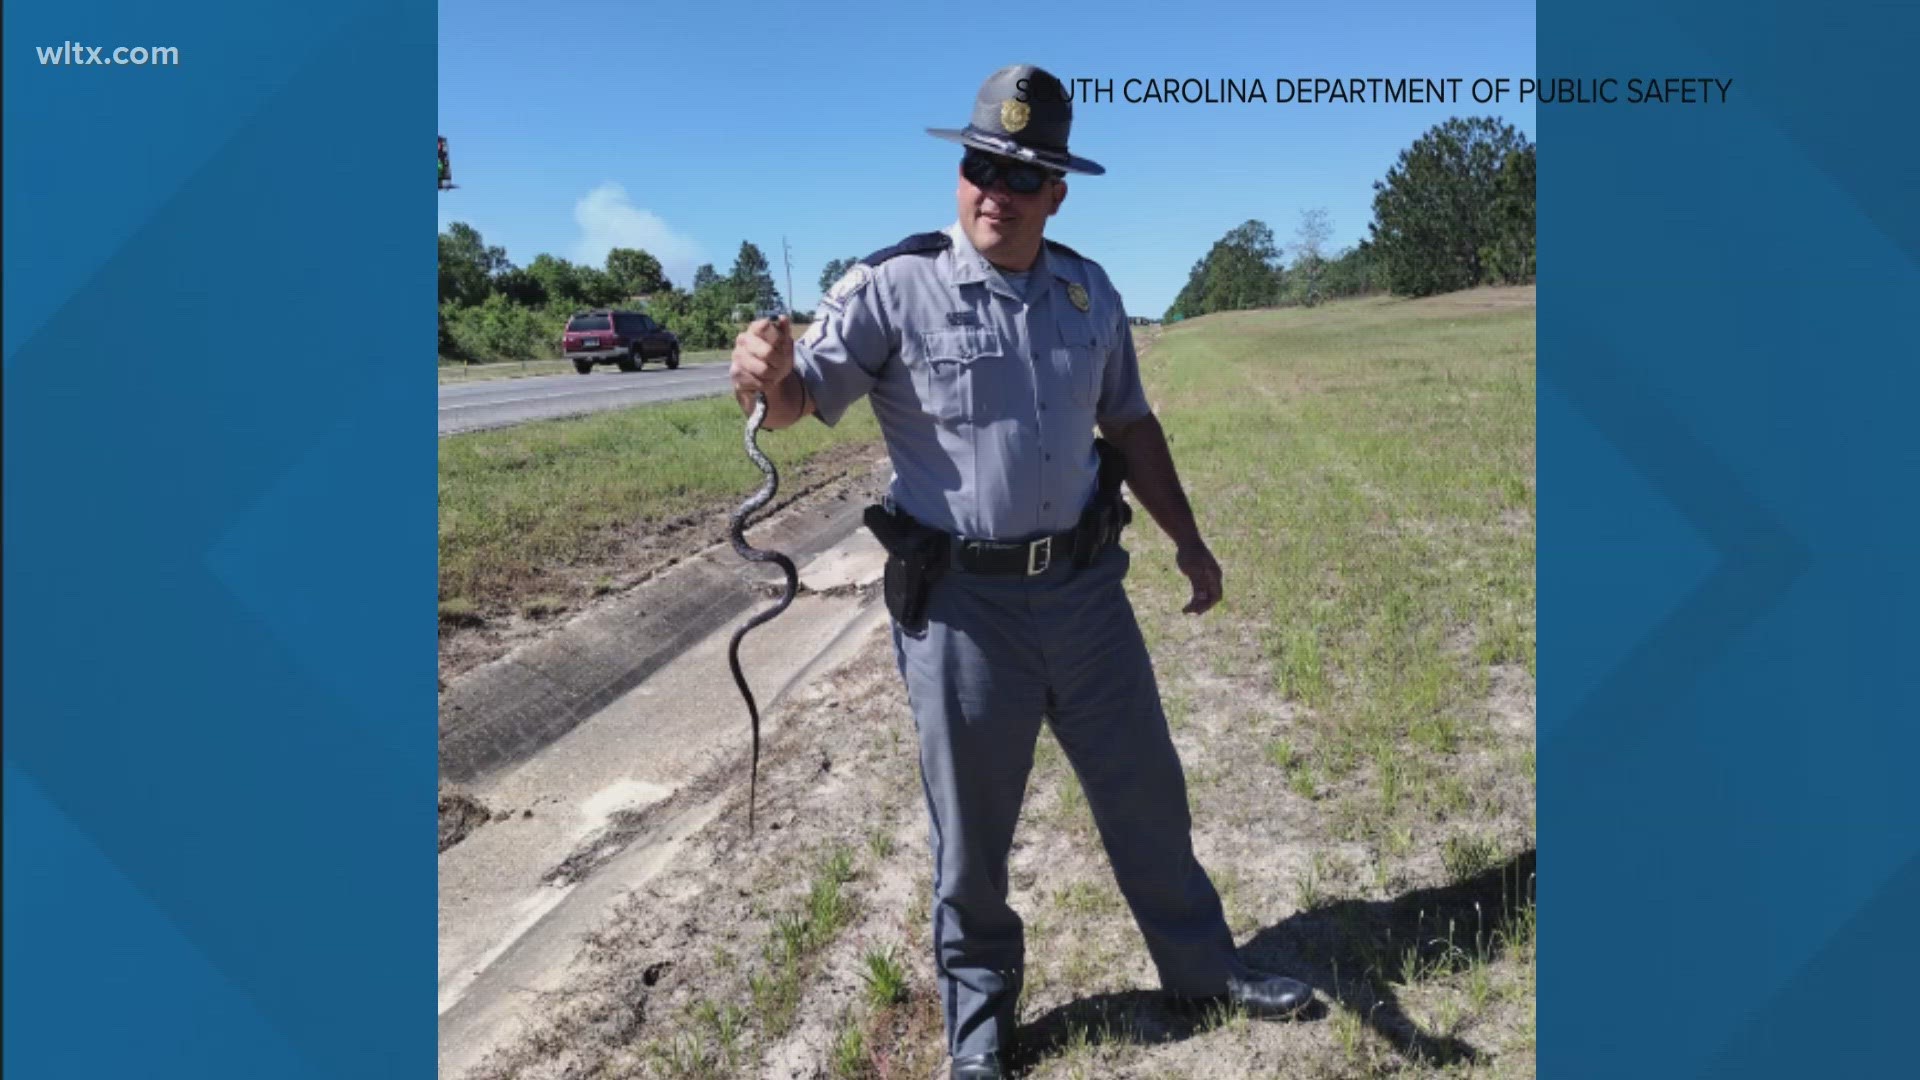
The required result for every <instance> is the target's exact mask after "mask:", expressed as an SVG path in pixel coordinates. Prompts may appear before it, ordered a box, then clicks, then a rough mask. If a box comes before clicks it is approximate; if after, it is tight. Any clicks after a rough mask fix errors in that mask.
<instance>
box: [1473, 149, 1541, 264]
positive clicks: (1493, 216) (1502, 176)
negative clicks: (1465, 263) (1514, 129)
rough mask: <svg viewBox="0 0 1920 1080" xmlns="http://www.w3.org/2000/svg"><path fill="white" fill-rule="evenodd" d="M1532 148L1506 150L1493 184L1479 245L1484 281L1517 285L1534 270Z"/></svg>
mask: <svg viewBox="0 0 1920 1080" xmlns="http://www.w3.org/2000/svg"><path fill="white" fill-rule="evenodd" d="M1533 168H1534V148H1533V147H1531V146H1528V147H1525V148H1523V149H1519V150H1509V151H1507V156H1506V158H1505V159H1504V160H1502V161H1501V162H1500V172H1499V175H1498V176H1496V177H1495V179H1494V183H1493V205H1492V206H1491V207H1489V208H1488V213H1487V230H1488V232H1487V239H1486V242H1484V243H1483V244H1481V245H1480V265H1481V268H1482V269H1483V270H1484V271H1485V272H1486V277H1487V280H1489V281H1493V282H1497V283H1499V284H1503V285H1520V284H1525V283H1526V282H1529V281H1532V280H1533V273H1534V232H1533V222H1534V207H1533V183H1534V179H1533Z"/></svg>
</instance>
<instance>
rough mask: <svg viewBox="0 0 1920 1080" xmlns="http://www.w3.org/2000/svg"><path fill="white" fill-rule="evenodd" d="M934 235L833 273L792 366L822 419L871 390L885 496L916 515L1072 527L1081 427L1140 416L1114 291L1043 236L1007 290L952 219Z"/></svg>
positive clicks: (1083, 469) (1031, 527)
mask: <svg viewBox="0 0 1920 1080" xmlns="http://www.w3.org/2000/svg"><path fill="white" fill-rule="evenodd" d="M946 233H947V235H948V236H949V237H950V238H951V239H952V245H951V246H950V247H948V248H946V249H945V250H941V251H938V252H933V253H917V254H904V255H898V256H895V257H893V258H889V259H886V260H885V261H883V262H881V263H880V264H879V265H878V266H865V267H857V268H855V270H853V271H851V272H850V273H849V275H848V277H846V278H843V279H842V280H841V283H840V284H839V285H836V286H835V287H834V288H833V289H832V290H830V291H829V293H828V295H827V297H826V298H825V299H823V300H822V301H821V305H820V309H819V311H818V313H817V315H816V317H815V320H814V323H813V325H812V327H810V328H809V329H808V331H807V333H806V334H805V335H804V336H803V337H802V338H801V339H800V340H799V342H797V343H796V346H795V349H794V366H795V369H796V370H798V371H799V372H800V376H801V378H802V379H804V380H805V381H806V385H807V390H808V392H809V393H811V394H812V395H813V400H814V408H815V412H816V413H817V415H818V416H819V417H820V419H821V420H822V421H824V422H826V423H827V424H829V425H831V424H834V423H837V422H838V421H839V419H840V417H841V415H842V414H844V413H845V412H846V410H847V407H848V406H849V405H851V404H853V403H854V402H855V401H857V400H859V398H860V396H861V395H862V394H870V395H872V402H873V413H874V416H875V417H876V418H877V419H878V420H879V422H880V432H881V435H882V436H883V437H884V438H885V439H886V443H887V451H888V453H889V455H890V456H891V457H892V459H893V467H894V475H893V481H892V486H891V495H892V497H893V501H894V503H895V505H897V506H898V507H899V508H900V509H902V510H904V511H906V512H907V513H909V514H911V515H913V517H914V518H915V519H916V520H918V521H920V522H921V523H923V524H926V525H931V526H933V527H934V528H937V529H944V530H946V531H947V532H953V533H959V534H961V535H964V536H971V537H980V538H984V539H991V540H1024V539H1028V538H1031V537H1035V536H1040V535H1043V534H1047V533H1056V532H1062V531H1065V530H1067V529H1070V528H1072V527H1073V525H1074V523H1075V522H1077V521H1078V520H1079V517H1080V511H1081V509H1082V508H1083V507H1084V506H1085V505H1086V503H1087V500H1088V499H1090V498H1091V497H1092V495H1093V491H1094V486H1095V480H1096V478H1097V476H1098V473H1099V461H1098V457H1097V456H1096V455H1095V453H1094V450H1093V435H1094V424H1095V423H1096V422H1099V423H1126V422H1128V421H1132V420H1137V419H1139V418H1141V417H1143V416H1145V415H1147V413H1148V411H1149V410H1148V407H1147V396H1146V391H1145V390H1144V389H1143V388H1142V387H1141V385H1140V363H1139V360H1138V358H1137V357H1136V356H1135V355H1134V351H1133V335H1132V333H1131V332H1130V331H1129V329H1128V324H1127V315H1126V310H1125V308H1124V307H1123V306H1122V305H1121V302H1120V294H1119V293H1118V292H1116V291H1115V290H1114V288H1113V283H1112V282H1111V281H1109V280H1107V275H1106V272H1105V271H1104V270H1102V269H1100V265H1099V264H1098V263H1096V262H1093V261H1092V260H1090V259H1084V258H1080V257H1078V256H1077V255H1074V254H1072V253H1071V252H1069V251H1067V250H1066V249H1064V248H1061V247H1059V246H1057V245H1053V244H1047V245H1043V246H1042V248H1041V252H1040V257H1039V259H1038V260H1037V261H1035V262H1034V264H1033V267H1032V269H1031V271H1030V272H1029V273H1028V276H1027V282H1026V288H1025V289H1024V290H1023V291H1016V290H1015V289H1014V288H1013V287H1012V286H1011V285H1009V284H1008V283H1007V280H1006V278H1005V277H1003V276H1002V275H1001V273H1000V272H999V271H998V270H996V269H995V268H994V267H993V265H992V264H991V263H989V262H987V260H986V259H985V258H984V257H982V256H981V254H980V253H979V252H978V251H976V250H974V247H973V245H972V243H971V242H969V241H968V240H967V234H966V231H965V230H964V229H962V228H961V227H960V225H959V223H957V222H956V223H955V224H953V225H952V226H950V227H948V229H947V230H946ZM1081 290H1084V292H1083V291H1081ZM1076 297H1083V298H1084V299H1085V301H1086V310H1085V311H1082V310H1080V306H1079V305H1078V304H1076V303H1075V298H1076Z"/></svg>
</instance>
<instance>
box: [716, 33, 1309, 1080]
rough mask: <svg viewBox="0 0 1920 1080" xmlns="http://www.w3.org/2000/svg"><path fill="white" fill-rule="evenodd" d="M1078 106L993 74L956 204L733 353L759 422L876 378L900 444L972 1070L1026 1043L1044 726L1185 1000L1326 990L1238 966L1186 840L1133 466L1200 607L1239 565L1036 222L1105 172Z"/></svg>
mask: <svg viewBox="0 0 1920 1080" xmlns="http://www.w3.org/2000/svg"><path fill="white" fill-rule="evenodd" d="M1072 122H1073V106H1072V102H1071V100H1070V99H1069V97H1068V95H1067V94H1066V93H1065V91H1064V88H1063V87H1062V86H1061V84H1060V81H1059V80H1058V79H1056V78H1055V77H1054V76H1053V75H1051V74H1049V73H1047V72H1046V71H1043V70H1041V69H1040V68H1037V67H1032V66H1030V65H1018V66H1014V67H1007V68H1002V69H1001V70H999V71H996V72H994V73H993V74H992V75H991V76H989V77H988V78H987V80H986V82H985V83H984V84H983V85H982V86H981V87H980V91H979V94H978V95H977V96H976V98H975V99H974V106H973V115H972V117H971V122H970V123H969V124H968V125H967V126H966V127H964V128H959V129H952V128H929V129H927V130H928V133H929V134H932V135H934V136H935V137H937V138H941V139H945V140H948V141H950V142H956V143H959V144H961V146H963V147H965V150H964V153H963V156H962V157H961V159H960V167H959V176H958V191H957V201H958V204H959V220H958V221H957V222H955V223H954V224H953V225H951V226H949V227H948V228H946V229H944V230H942V231H939V232H927V233H920V234H918V235H915V236H909V237H907V238H906V239H905V240H903V241H901V242H900V243H898V244H895V245H893V246H892V247H889V248H886V249H883V250H881V251H877V252H875V253H874V254H872V255H869V256H867V257H866V258H865V259H862V260H861V261H860V262H859V263H857V264H855V265H854V267H853V268H852V269H851V270H849V271H848V272H847V273H846V275H845V276H844V277H842V278H841V279H840V280H839V281H838V282H837V283H836V284H835V285H834V286H833V287H832V288H831V289H829V290H828V291H827V294H826V296H825V297H824V298H823V299H822V300H821V303H820V308H819V311H818V312H817V315H816V318H815V320H814V322H813V325H812V326H811V327H810V328H809V329H808V330H807V332H806V334H805V335H804V336H803V337H802V338H801V339H800V340H799V341H798V342H797V343H796V342H794V341H793V340H792V338H791V336H790V331H789V328H788V322H787V319H786V318H785V317H781V318H780V319H778V320H760V321H757V322H755V323H753V324H752V325H750V326H749V327H748V328H747V330H746V331H745V332H743V333H741V334H740V336H739V338H738V339H737V340H736V341H735V344H734V350H733V360H732V368H731V375H732V382H733V386H734V388H735V391H736V394H737V396H738V397H739V399H740V404H741V407H742V409H743V410H744V409H750V408H751V407H752V406H753V401H754V397H755V395H756V394H759V393H763V392H764V393H765V394H766V396H767V403H768V412H767V417H766V420H765V423H764V426H765V427H767V428H771V429H777V428H781V427H785V426H788V425H790V424H793V423H796V422H798V421H799V420H800V419H801V418H803V417H805V416H807V415H813V416H816V417H818V418H819V419H820V420H821V421H822V422H824V423H826V424H829V425H831V424H834V423H836V422H838V421H839V419H840V417H841V416H842V415H843V414H844V413H845V412H846V410H847V407H848V406H849V405H851V404H852V403H853V402H854V401H856V400H857V399H859V398H860V397H861V396H862V395H866V396H867V397H868V398H869V399H870V400H871V402H872V407H873V413H874V416H875V417H876V418H877V419H878V420H879V424H880V430H881V434H882V436H883V437H884V439H885V441H886V445H887V451H888V454H889V455H890V457H891V459H892V464H893V478H892V480H891V483H890V486H889V490H888V495H887V499H886V502H885V503H884V504H882V505H880V506H876V507H870V508H869V510H868V514H867V523H868V525H869V527H871V528H872V529H873V530H874V532H875V534H876V535H877V536H878V537H879V538H880V540H881V541H882V543H883V544H884V545H885V546H886V548H887V551H888V559H887V568H886V581H885V589H886V597H887V603H888V607H889V610H890V611H891V613H892V615H893V625H892V633H893V646H894V658H895V661H896V662H897V664H898V665H899V669H900V674H901V676H902V678H903V680H904V681H905V683H906V687H907V695H908V698H909V700H910V702H911V705H912V710H913V719H914V724H915V727H916V729H917V732H918V737H919V752H920V773H921V780H922V786H923V788H924V790H925V795H926V803H927V811H928V814H929V816H930V817H931V819H932V820H931V825H932V830H931V839H932V848H933V860H934V871H933V872H934V877H933V892H934V903H933V949H934V966H935V969H936V972H937V975H938V981H939V989H940V998H941V1004H942V1006H943V1009H944V1013H945V1023H946V1034H947V1042H948V1049H949V1051H950V1052H951V1054H952V1058H953V1061H952V1076H953V1077H955V1078H956V1080H958V1078H971V1080H978V1078H987V1077H999V1076H1002V1075H1004V1069H1005V1067H1006V1066H1005V1057H1004V1055H1006V1054H1007V1053H1008V1052H1009V1051H1010V1050H1011V1047H1012V1041H1013V1033H1014V1026H1015V1023H1016V1021H1017V1019H1018V1017H1017V1016H1016V1009H1017V1006H1018V1002H1019V998H1020V987H1021V977H1022V971H1023V969H1024V962H1025V944H1024V938H1023V933H1022V930H1023V926H1022V923H1021V921H1020V917H1019V915H1017V914H1016V913H1015V912H1014V911H1013V909H1012V908H1011V907H1009V906H1008V904H1007V858H1008V852H1009V850H1010V848H1011V846H1012V842H1013V833H1014V826H1015V824H1016V822H1017V820H1018V818H1019V814H1020V804H1021V799H1022V797H1023V795H1024V792H1025V789H1026V783H1027V776H1028V773H1029V771H1030V770H1031V768H1032V765H1033V751H1034V743H1035V740H1036V738H1037V737H1038V734H1039V729H1040V724H1041V723H1042V722H1043V721H1044V722H1046V723H1047V724H1048V725H1049V726H1050V727H1051V728H1052V730H1053V733H1054V735H1055V737H1056V738H1057V739H1058V741H1059V743H1060V745H1061V747H1062V749H1063V750H1065V752H1066V754H1067V757H1068V759H1069V761H1070V762H1071V764H1072V765H1073V768H1074V771H1075V772H1076V773H1077V774H1078V776H1079V779H1080V782H1081V785H1082V786H1083V788H1084V789H1085V791H1086V795H1087V802H1088V805H1089V807H1090V808H1091V810H1092V812H1093V817H1094V821H1095V823H1096V825H1097V826H1098V828H1099V832H1100V838H1101V842H1102V843H1103V844H1104V846H1105V847H1106V851H1107V855H1108V857H1109V860H1110V861H1111V863H1112V865H1113V872H1114V876H1115V878H1116V879H1117V881H1118V884H1119V886H1120V891H1121V893H1122V894H1123V895H1124V896H1125V897H1126V900H1127V904H1128V906H1129V907H1130V909H1131V910H1132V914H1133V918H1134V920H1135V922H1136V924H1137V925H1138V926H1139V928H1140V933H1141V935H1142V936H1143V937H1144V938H1145V941H1146V947H1147V951H1148V953H1149V954H1150V956H1151V957H1152V959H1153V963H1154V965H1155V967H1156V968H1157V969H1158V973H1159V979H1160V984H1161V987H1162V989H1163V990H1165V991H1166V992H1167V993H1168V995H1169V997H1170V999H1171V1002H1172V1003H1173V1004H1177V1005H1180V1006H1185V1007H1191V1006H1193V1005H1196V1004H1200V1003H1205V1002H1212V1001H1222V1000H1231V1001H1232V1002H1234V1003H1235V1004H1237V1005H1239V1006H1241V1007H1242V1008H1244V1009H1246V1010H1248V1011H1249V1012H1251V1013H1253V1014H1256V1015H1277V1016H1289V1015H1292V1014H1294V1013H1295V1012H1297V1011H1298V1010H1299V1009H1300V1008H1301V1007H1302V1006H1303V1005H1305V1004H1306V1003H1307V1002H1308V1001H1309V1000H1310V999H1311V996H1312V992H1311V991H1310V990H1309V989H1308V988H1307V987H1306V986H1305V985H1304V984H1302V983H1300V982H1297V981H1295V980H1293V979H1288V978H1285V977H1281V976H1276V975H1266V974H1261V973H1257V972H1254V971H1252V970H1251V969H1249V968H1248V967H1247V966H1246V965H1245V964H1244V963H1242V962H1241V961H1240V959H1239V957H1238V955H1237V954H1236V952H1235V949H1234V943H1233V937H1232V934H1231V932H1230V931H1229V930H1228V929H1227V924H1226V920H1225V918H1224V915H1223V913H1222V910H1221V905H1220V898H1219V895H1218V894H1217V893H1216V892H1215V890H1214V887H1213V884H1212V882H1211V881H1210V880H1209V879H1208V877H1207V874H1206V871H1205V870H1204V869H1202V868H1201V866H1200V863H1199V861H1198V860H1197V859H1196V858H1195V857H1194V853H1193V847H1192V843H1191V838H1190V821H1189V818H1188V809H1187V792H1186V781H1185V777H1184V775H1183V773H1182V770H1181V765H1180V760H1179V757H1178V756H1177V755H1176V753H1175V751H1174V747H1173V742H1172V739H1171V738H1170V736H1169V734H1168V730H1167V721H1166V716H1165V714H1164V713H1163V712H1162V711H1161V704H1160V694H1159V688H1158V686H1157V684H1156V682H1155V679H1154V673H1153V667H1152V663H1151V660H1150V658H1149V656H1148V654H1147V649H1146V645H1145V642H1144V641H1143V639H1142V637H1141V634H1140V630H1139V626H1138V624H1137V623H1136V622H1135V619H1134V614H1133V609H1132V607H1131V606H1130V604H1129V602H1128V600H1127V595H1126V592H1125V590H1124V588H1123V586H1122V580H1123V579H1124V578H1125V576H1126V573H1127V568H1128V565H1129V563H1130V558H1131V557H1130V555H1129V554H1128V552H1127V551H1126V549H1125V548H1123V547H1121V546H1120V544H1119V543H1118V538H1119V535H1120V527H1121V526H1122V525H1124V524H1125V523H1126V520H1127V517H1128V514H1127V512H1126V510H1125V508H1124V505H1123V504H1120V500H1119V497H1118V485H1119V477H1120V476H1121V475H1123V474H1124V475H1125V476H1126V477H1127V480H1128V483H1129V486H1130V488H1131V489H1132V491H1133V494H1134V497H1135V498H1136V499H1137V500H1138V501H1139V502H1140V504H1141V505H1142V506H1143V507H1145V508H1146V510H1147V512H1148V513H1149V514H1150V515H1151V516H1152V517H1153V519H1154V521H1155V522H1156V523H1157V524H1158V525H1159V527H1160V528H1161V529H1163V530H1164V531H1165V532H1166V533H1167V535H1168V536H1169V537H1170V538H1171V539H1172V541H1173V542H1174V545H1175V547H1176V550H1177V554H1176V556H1175V561H1176V563H1177V565H1178V567H1179V569H1180V571H1181V572H1182V573H1183V574H1184V575H1185V576H1186V577H1187V579H1188V581H1189V582H1190V583H1191V587H1192V594H1191V599H1190V600H1189V602H1188V603H1187V605H1186V607H1185V608H1184V610H1185V611H1186V612H1187V613H1189V614H1193V615H1199V614H1201V613H1203V612H1205V611H1206V610H1208V609H1209V608H1211V607H1213V606H1214V605H1215V604H1216V603H1218V602H1219V600H1220V597H1221V572H1220V566H1219V564H1218V563H1217V562H1216V561H1215V559H1214V557H1213V555H1212V553H1211V552H1210V551H1209V550H1208V548H1207V545H1206V543H1205V542H1204V541H1203V540H1202V539H1201V536H1200V529H1199V526H1198V525H1197V524H1196V523H1195V521H1194V516H1193V512H1192V510H1191V508H1190V507H1189V505H1188V503H1187V499H1186V496H1185V494H1184V492H1183V491H1182V488H1181V485H1180V480H1179V478H1178V475H1177V474H1176V472H1175V470H1174V463H1173V458H1172V455H1171V453H1170V452H1169V450H1168V448H1167V441H1166V437H1165V435H1164V434H1163V433H1162V431H1161V427H1160V422H1159V420H1158V419H1156V418H1155V417H1154V415H1153V412H1152V410H1151V409H1150V408H1149V406H1148V404H1147V399H1146V394H1145V391H1144V389H1143V388H1142V386H1141V383H1140V370H1139V363H1138V361H1137V359H1136V357H1135V355H1134V348H1133V339H1132V336H1131V334H1130V332H1129V330H1128V321H1127V315H1126V311H1125V309H1124V308H1123V307H1122V305H1121V302H1120V294H1119V293H1117V292H1116V291H1115V290H1114V287H1113V284H1112V282H1110V281H1109V280H1108V279H1107V275H1106V272H1105V271H1103V270H1102V269H1101V268H1100V265H1099V264H1098V263H1095V262H1094V261H1092V260H1091V259H1088V258H1085V257H1084V256H1081V255H1080V254H1078V253H1077V252H1075V251H1073V250H1072V249H1071V248H1068V247H1067V246H1065V245H1064V244H1060V243H1058V242H1056V241H1053V240H1048V239H1046V238H1045V236H1044V233H1045V230H1046V226H1047V222H1048V220H1049V219H1050V218H1052V217H1053V216H1054V215H1055V214H1057V213H1058V212H1059V210H1060V207H1061V204H1062V203H1064V202H1065V201H1066V197H1067V182H1066V175H1067V174H1068V173H1081V174H1089V175H1098V174H1100V173H1102V172H1104V171H1105V170H1104V169H1102V168H1101V167H1100V166H1099V165H1096V164H1094V163H1093V162H1091V161H1088V160H1087V159H1085V158H1081V157H1076V156H1075V155H1073V154H1071V153H1069V152H1068V150H1067V135H1068V131H1069V129H1070V127H1071V126H1072ZM1096 426H1097V427H1098V429H1099V431H1100V433H1101V434H1102V435H1103V436H1104V438H1102V439H1096V438H1095V435H1094V429H1095V427H1096Z"/></svg>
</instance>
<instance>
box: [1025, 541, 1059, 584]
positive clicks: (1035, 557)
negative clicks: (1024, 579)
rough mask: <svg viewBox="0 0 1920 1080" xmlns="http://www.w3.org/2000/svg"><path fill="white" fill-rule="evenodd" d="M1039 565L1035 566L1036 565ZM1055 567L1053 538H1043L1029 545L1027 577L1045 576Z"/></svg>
mask: <svg viewBox="0 0 1920 1080" xmlns="http://www.w3.org/2000/svg"><path fill="white" fill-rule="evenodd" d="M1036 561H1037V563H1038V565H1035V563H1036ZM1052 565H1053V537H1051V536H1043V537H1041V538H1040V539H1038V540H1035V541H1034V542H1032V543H1031V544H1028V545H1027V576H1028V577H1033V576H1034V575H1036V574H1044V573H1046V572H1047V567H1049V566H1052Z"/></svg>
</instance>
